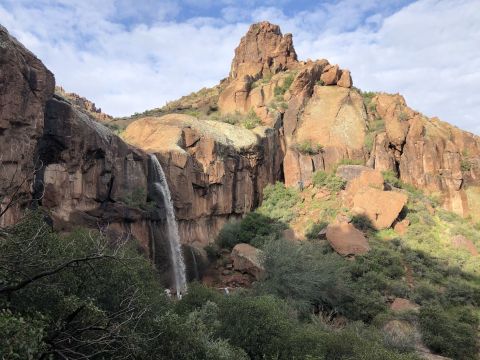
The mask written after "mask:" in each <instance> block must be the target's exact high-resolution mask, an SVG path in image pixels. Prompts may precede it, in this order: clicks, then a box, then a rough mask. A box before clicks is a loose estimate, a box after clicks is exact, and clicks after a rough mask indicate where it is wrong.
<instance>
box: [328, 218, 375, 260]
mask: <svg viewBox="0 0 480 360" xmlns="http://www.w3.org/2000/svg"><path fill="white" fill-rule="evenodd" d="M326 237H327V240H328V242H329V243H330V245H331V246H332V248H333V249H334V250H335V251H336V252H337V253H339V254H340V255H343V256H348V255H361V254H365V253H367V252H368V251H370V246H369V245H368V241H367V239H366V238H365V236H364V235H363V233H362V232H361V231H360V230H357V229H356V228H355V227H354V226H353V225H352V224H349V223H346V222H342V223H339V224H330V225H328V227H327V233H326Z"/></svg>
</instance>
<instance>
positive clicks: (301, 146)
mask: <svg viewBox="0 0 480 360" xmlns="http://www.w3.org/2000/svg"><path fill="white" fill-rule="evenodd" d="M292 149H294V150H296V151H298V152H299V153H300V154H304V155H317V154H320V153H321V152H322V151H323V145H321V144H314V143H312V141H311V140H305V141H302V142H300V143H296V144H293V145H292Z"/></svg>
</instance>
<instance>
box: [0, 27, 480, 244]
mask: <svg viewBox="0 0 480 360" xmlns="http://www.w3.org/2000/svg"><path fill="white" fill-rule="evenodd" d="M0 39H1V42H0V50H1V53H0V66H1V70H2V71H1V72H0V91H1V94H2V96H1V99H0V101H1V105H2V106H1V109H0V112H1V113H0V114H1V117H0V138H1V140H2V141H0V149H1V154H2V157H1V159H0V164H1V166H2V171H1V175H2V182H1V183H0V195H5V194H12V182H11V179H15V180H16V181H17V180H19V179H20V180H21V181H20V182H18V183H17V182H15V181H14V182H13V189H15V188H18V191H17V192H16V193H15V194H17V196H18V199H16V200H18V201H16V202H15V203H14V205H13V206H12V207H11V208H10V209H9V210H8V211H7V214H6V216H2V217H0V219H1V220H0V221H2V225H6V224H11V223H13V222H15V221H17V220H18V217H19V216H20V214H21V211H22V210H23V209H24V208H25V206H27V204H28V203H29V202H30V200H32V199H37V200H38V201H39V202H40V203H41V204H42V205H43V206H45V207H47V208H48V209H50V210H51V213H52V217H53V218H54V220H55V224H56V226H58V227H60V228H65V229H66V228H68V227H70V226H71V225H87V226H92V227H98V226H102V227H106V226H108V228H109V229H110V230H111V231H114V232H116V233H121V234H133V235H134V236H135V237H136V238H138V239H139V240H140V243H141V244H142V247H143V248H144V249H145V250H146V251H150V252H152V253H153V252H155V253H157V252H156V251H155V249H154V248H155V246H154V245H156V246H157V247H158V246H159V244H160V243H162V239H161V238H162V236H161V233H162V231H161V229H162V221H163V220H162V218H163V216H162V209H159V208H158V206H157V207H156V210H154V209H153V210H152V205H153V204H151V203H150V204H149V203H148V200H150V197H149V183H148V171H149V169H148V168H149V167H148V161H147V155H146V153H147V152H151V153H155V154H157V157H158V158H159V159H160V161H161V164H162V166H163V168H164V171H165V173H166V176H167V180H168V182H169V185H170V188H171V192H172V196H173V201H174V205H175V211H176V215H177V218H178V220H179V227H180V233H181V237H182V241H183V242H184V243H188V244H198V245H201V246H203V245H205V244H206V243H208V242H209V241H212V240H213V238H214V237H215V235H216V234H217V232H218V231H219V229H220V228H221V227H222V226H223V224H224V223H225V222H226V221H227V220H228V219H230V218H232V217H239V216H242V215H243V214H245V213H247V212H249V211H251V210H253V209H254V208H255V207H256V206H257V205H258V204H259V202H260V201H261V198H262V191H263V188H264V187H265V185H266V184H268V183H273V182H275V181H285V183H286V184H287V185H289V186H308V185H309V183H310V182H311V180H312V175H313V173H314V172H315V171H318V170H327V171H331V170H333V169H335V168H336V167H337V165H338V164H339V163H342V162H356V163H364V164H366V165H367V166H370V167H372V168H375V169H378V170H382V171H383V170H390V171H393V172H394V173H396V174H397V175H398V176H399V177H400V179H401V180H402V181H404V182H406V183H408V184H412V185H414V186H416V187H418V188H420V189H424V190H425V191H427V192H429V193H432V194H437V195H438V196H439V197H440V198H441V200H442V201H443V203H444V205H445V207H447V208H449V209H451V210H454V211H456V212H458V213H460V214H462V215H467V214H469V213H472V215H475V213H474V211H473V212H472V210H474V209H475V208H476V207H475V206H474V205H473V204H476V203H478V202H479V200H478V199H480V195H478V194H480V191H479V189H480V187H479V177H480V140H479V138H478V137H477V136H474V135H472V134H469V133H467V132H464V131H461V130H459V129H457V128H455V127H453V126H451V125H449V124H446V123H444V122H441V121H440V120H438V119H435V118H433V119H429V118H427V117H425V116H423V115H422V114H420V113H418V112H416V111H414V110H412V109H410V108H409V107H408V106H407V105H406V104H405V101H404V99H403V98H402V97H401V96H399V95H388V94H365V93H362V92H360V91H359V90H358V89H355V88H354V87H353V86H352V78H351V75H350V72H349V71H348V70H342V69H340V68H339V66H338V65H333V64H330V63H329V62H328V61H327V60H317V61H306V62H305V61H299V60H298V59H297V55H296V53H295V49H294V47H293V41H292V36H291V35H282V33H281V32H280V29H279V28H278V26H275V25H272V24H269V23H259V24H255V25H252V27H251V28H250V30H249V31H248V33H247V34H246V35H245V36H244V37H243V38H242V40H241V42H240V45H239V46H238V47H237V49H236V50H235V57H234V59H233V61H232V66H231V71H230V75H229V77H228V78H227V79H226V80H224V81H222V82H221V83H220V85H218V86H216V87H215V88H212V89H203V90H201V91H199V92H198V93H195V94H192V95H190V96H187V97H184V98H182V99H180V100H178V101H176V102H172V103H171V104H169V105H168V106H167V107H165V108H163V109H158V110H156V111H153V112H151V113H152V114H158V115H161V116H150V117H142V118H138V117H136V121H134V122H133V123H132V122H131V121H130V120H129V119H122V121H124V122H125V123H130V125H129V127H128V128H127V130H126V132H125V133H124V136H123V137H124V139H125V140H126V141H127V142H128V143H130V144H131V145H127V144H126V143H125V142H124V141H123V140H122V139H121V138H119V137H117V136H116V135H114V134H113V133H112V132H110V131H109V130H108V129H106V128H105V127H103V126H102V125H100V124H99V123H98V122H96V121H94V120H98V121H100V122H102V121H104V120H105V119H107V118H108V116H106V115H105V116H104V115H102V113H101V112H100V110H99V109H97V108H96V107H95V106H94V104H93V103H91V102H89V101H88V100H86V99H83V98H81V97H79V96H77V95H72V94H68V93H65V92H64V91H61V90H58V92H57V95H53V89H54V79H53V75H52V74H51V73H50V72H49V71H48V70H47V69H46V68H45V67H44V66H43V64H42V63H41V62H40V61H39V60H38V59H36V58H35V57H34V55H32V54H31V53H30V52H28V50H26V49H25V48H24V47H23V46H21V45H20V44H19V43H18V42H17V41H16V40H14V39H13V38H11V37H10V36H9V35H8V33H7V32H6V30H5V29H3V28H2V29H0ZM179 112H183V113H190V114H192V115H194V116H189V115H186V114H180V113H179ZM166 113H167V114H168V113H172V114H169V115H165V114H166ZM95 114H97V115H98V116H100V118H98V116H95ZM163 115H165V116H163ZM18 144H20V145H18ZM19 146H20V148H19ZM139 148H141V149H142V150H139ZM34 178H35V181H34ZM15 185H18V186H16V187H15ZM8 201H9V198H8V196H7V197H5V196H3V198H2V209H5V206H6V204H7V203H8ZM152 229H153V230H152ZM155 229H157V230H158V231H155ZM155 233H157V234H159V235H158V236H156V235H155ZM152 249H153V250H152Z"/></svg>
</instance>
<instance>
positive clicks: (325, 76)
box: [320, 65, 341, 85]
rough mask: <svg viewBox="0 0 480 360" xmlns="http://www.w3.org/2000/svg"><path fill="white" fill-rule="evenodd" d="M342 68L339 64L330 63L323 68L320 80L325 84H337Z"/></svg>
mask: <svg viewBox="0 0 480 360" xmlns="http://www.w3.org/2000/svg"><path fill="white" fill-rule="evenodd" d="M340 74H341V72H340V70H339V68H338V65H328V66H327V67H325V69H324V70H323V73H322V76H320V80H321V81H322V82H323V84H324V85H336V84H337V81H338V80H339V78H340Z"/></svg>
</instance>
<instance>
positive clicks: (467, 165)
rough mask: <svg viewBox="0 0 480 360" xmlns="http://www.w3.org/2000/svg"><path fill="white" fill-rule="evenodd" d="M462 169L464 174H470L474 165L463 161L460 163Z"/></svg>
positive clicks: (466, 160)
mask: <svg viewBox="0 0 480 360" xmlns="http://www.w3.org/2000/svg"><path fill="white" fill-rule="evenodd" d="M460 168H461V169H462V171H463V172H468V171H470V170H472V163H471V162H470V160H468V159H462V161H461V163H460Z"/></svg>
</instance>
